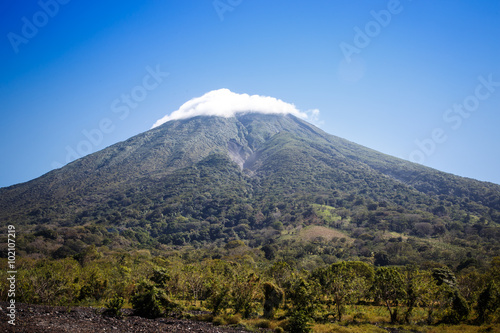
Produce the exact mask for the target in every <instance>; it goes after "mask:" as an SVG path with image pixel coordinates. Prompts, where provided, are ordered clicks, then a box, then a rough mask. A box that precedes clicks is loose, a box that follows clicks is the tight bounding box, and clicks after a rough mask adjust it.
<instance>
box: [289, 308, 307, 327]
mask: <svg viewBox="0 0 500 333" xmlns="http://www.w3.org/2000/svg"><path fill="white" fill-rule="evenodd" d="M309 321H310V318H309V316H308V315H307V313H306V312H305V311H303V310H301V309H297V310H294V311H292V312H291V313H290V318H289V321H288V331H290V333H309V332H311V331H312V330H311V324H310V323H309Z"/></svg>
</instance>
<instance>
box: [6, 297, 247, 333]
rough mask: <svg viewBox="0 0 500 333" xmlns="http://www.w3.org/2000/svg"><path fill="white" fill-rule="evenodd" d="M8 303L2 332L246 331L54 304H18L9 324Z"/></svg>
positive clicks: (209, 332) (230, 332)
mask: <svg viewBox="0 0 500 333" xmlns="http://www.w3.org/2000/svg"><path fill="white" fill-rule="evenodd" d="M7 306H8V303H6V302H0V307H1V310H0V332H29V333H62V332H71V333H97V332H117V333H118V332H169V333H170V332H172V333H187V332H190V333H193V332H206V333H216V332H217V333H226V332H227V333H237V332H242V333H246V332H248V331H247V330H244V329H243V328H238V327H222V326H214V325H212V324H211V323H206V322H199V321H191V320H182V319H174V318H158V319H146V318H142V317H137V316H133V315H132V310H124V312H125V314H126V316H125V317H124V318H115V317H110V316H106V315H103V314H102V312H103V310H101V309H95V308H87V307H71V308H67V307H51V306H42V305H30V304H17V303H16V319H15V325H11V324H9V323H8V321H9V320H10V318H9V317H8V316H7V314H8V312H7V311H8V309H7Z"/></svg>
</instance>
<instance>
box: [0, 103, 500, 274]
mask: <svg viewBox="0 0 500 333" xmlns="http://www.w3.org/2000/svg"><path fill="white" fill-rule="evenodd" d="M0 223H1V225H2V226H5V225H7V224H14V225H15V226H16V228H18V229H19V230H22V234H20V237H19V239H18V241H17V246H18V250H20V251H21V254H22V255H23V256H40V255H42V256H49V257H54V258H64V257H67V256H73V255H76V254H78V253H80V252H82V251H83V250H84V249H85V247H86V246H88V245H95V246H96V247H98V248H99V247H103V246H106V247H108V248H123V249H134V248H136V249H140V248H146V249H149V250H151V251H161V250H162V249H163V250H165V249H167V248H169V247H178V246H193V247H195V248H202V247H210V246H213V245H214V244H216V245H218V246H222V245H223V244H226V243H228V242H231V241H235V240H242V241H243V242H245V243H246V244H247V245H249V246H250V247H252V248H263V247H265V250H266V251H265V252H266V257H269V258H275V257H280V258H297V260H299V261H300V260H303V261H304V262H303V265H305V266H307V265H309V264H308V261H310V260H315V261H317V262H324V263H330V262H334V261H335V260H338V259H347V258H355V259H363V260H367V261H372V262H373V261H376V260H377V258H379V259H380V258H381V257H382V258H385V257H383V255H385V256H386V257H387V258H388V260H389V261H390V262H391V263H393V264H408V263H411V262H416V263H423V262H426V261H438V262H442V263H447V264H452V265H455V266H457V265H459V264H461V263H462V264H463V262H464V260H466V259H467V258H468V259H470V258H478V260H479V261H481V260H486V261H488V260H489V258H492V257H493V256H495V255H498V253H500V246H499V245H500V244H499V240H500V228H499V223H500V186H499V185H496V184H492V183H486V182H480V181H476V180H473V179H467V178H462V177H458V176H454V175H450V174H447V173H443V172H440V171H437V170H434V169H430V168H427V167H424V166H421V165H417V164H413V163H410V162H407V161H404V160H401V159H397V158H394V157H391V156H387V155H384V154H381V153H379V152H376V151H373V150H371V149H368V148H365V147H362V146H360V145H357V144H355V143H352V142H349V141H347V140H344V139H341V138H338V137H335V136H333V135H329V134H327V133H325V132H323V131H321V130H320V129H318V128H316V127H315V126H313V125H311V124H309V123H307V122H305V121H303V120H301V119H298V118H296V117H294V116H291V115H286V116H282V115H262V114H251V113H250V114H244V115H238V116H236V117H232V118H222V117H195V118H190V119H185V120H178V121H169V122H167V123H165V124H164V125H162V126H160V127H157V128H154V129H152V130H150V131H147V132H145V133H142V134H139V135H137V136H135V137H132V138H130V139H129V140H127V141H124V142H120V143H117V144H115V145H113V146H111V147H108V148H106V149H104V150H102V151H99V152H97V153H94V154H91V155H89V156H86V157H84V158H81V159H79V160H77V161H75V162H72V163H70V164H69V165H67V166H65V167H63V168H61V169H58V170H54V171H51V172H49V173H47V174H46V175H44V176H42V177H40V178H37V179H34V180H32V181H30V182H27V183H23V184H18V185H14V186H11V187H8V188H2V189H0ZM309 225H317V226H322V227H325V228H330V229H331V230H332V234H333V231H335V232H337V233H340V234H345V235H347V237H348V238H349V239H353V240H354V241H352V242H346V241H345V238H342V237H340V238H339V237H328V239H322V238H321V237H318V238H317V239H314V240H311V239H309V238H306V239H304V238H302V237H300V232H299V231H300V230H301V229H302V228H304V227H307V226H309ZM5 230H6V228H2V232H4V231H5ZM2 244H5V242H3V243H2ZM3 253H4V252H3ZM377 254H379V256H378V257H377V256H376V255H377ZM311 258H313V259H311ZM469 261H470V260H469Z"/></svg>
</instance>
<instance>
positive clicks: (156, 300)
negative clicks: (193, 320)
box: [130, 281, 181, 318]
mask: <svg viewBox="0 0 500 333" xmlns="http://www.w3.org/2000/svg"><path fill="white" fill-rule="evenodd" d="M130 302H131V303H132V307H133V308H134V311H135V313H136V314H137V315H139V316H142V317H146V318H158V317H162V316H165V315H166V314H169V313H171V312H174V311H179V310H181V307H180V306H179V305H178V304H177V303H175V302H173V301H171V300H170V299H169V298H168V297H167V296H166V295H165V292H164V291H163V290H160V289H158V288H156V287H155V286H154V284H153V283H151V282H150V281H143V282H141V283H140V284H139V286H138V288H137V290H136V292H135V294H134V296H132V298H131V299H130Z"/></svg>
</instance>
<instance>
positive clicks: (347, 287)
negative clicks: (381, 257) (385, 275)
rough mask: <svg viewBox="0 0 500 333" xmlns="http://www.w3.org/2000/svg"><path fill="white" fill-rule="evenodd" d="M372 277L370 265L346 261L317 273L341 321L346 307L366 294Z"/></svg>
mask: <svg viewBox="0 0 500 333" xmlns="http://www.w3.org/2000/svg"><path fill="white" fill-rule="evenodd" d="M370 269H371V274H370ZM370 275H371V276H373V269H372V268H371V267H370V266H369V265H368V264H365V263H362V262H346V261H342V262H340V263H334V264H332V265H331V266H330V267H328V268H326V269H320V270H319V271H318V272H317V274H316V277H317V279H318V282H319V283H320V284H321V285H322V287H323V291H324V292H325V293H326V294H327V295H329V296H331V297H332V299H333V302H334V304H335V306H336V311H337V319H338V320H339V321H341V320H342V315H343V313H344V308H345V305H346V304H348V303H350V302H353V301H355V300H356V299H357V298H359V297H361V296H362V295H363V294H364V292H365V291H366V289H367V285H368V284H367V279H369V276H370Z"/></svg>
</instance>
